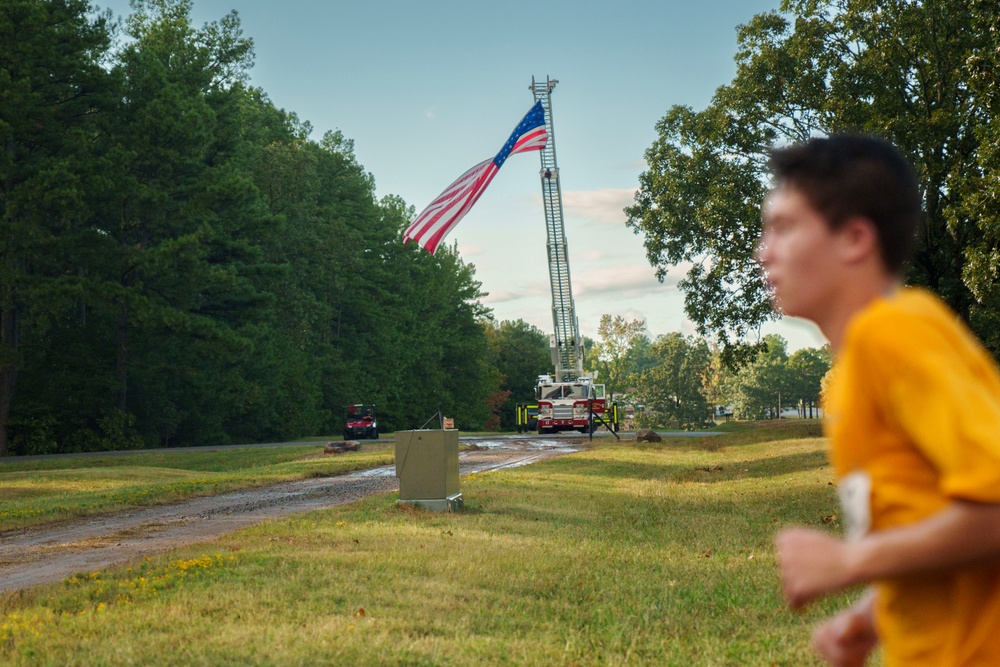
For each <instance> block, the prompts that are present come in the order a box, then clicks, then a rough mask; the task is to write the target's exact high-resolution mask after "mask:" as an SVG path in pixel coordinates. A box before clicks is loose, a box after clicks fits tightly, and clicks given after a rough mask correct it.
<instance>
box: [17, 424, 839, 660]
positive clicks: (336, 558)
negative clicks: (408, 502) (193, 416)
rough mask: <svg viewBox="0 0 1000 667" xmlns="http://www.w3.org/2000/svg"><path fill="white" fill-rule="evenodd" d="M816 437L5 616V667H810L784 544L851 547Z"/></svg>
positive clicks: (516, 474) (613, 454)
mask: <svg viewBox="0 0 1000 667" xmlns="http://www.w3.org/2000/svg"><path fill="white" fill-rule="evenodd" d="M816 435H817V433H816V427H815V424H804V423H801V422H799V423H794V422H790V423H788V424H780V425H770V426H767V427H765V428H763V429H740V430H736V431H735V432H733V433H730V434H727V435H721V436H715V437H714V438H702V439H691V440H687V439H684V440H681V439H677V440H670V441H668V442H664V443H660V444H656V445H637V444H635V443H634V442H633V443H625V444H622V445H615V444H613V441H611V442H609V441H608V440H604V441H603V442H602V444H601V445H600V446H598V447H596V448H594V449H592V450H588V451H585V452H582V453H579V454H575V455H571V456H566V457H562V458H559V459H554V460H551V461H548V462H545V463H541V464H536V465H532V466H528V467H523V468H516V469H511V470H506V471H499V472H492V473H486V474H482V475H477V476H472V477H468V478H465V479H463V482H462V491H463V493H464V494H465V497H466V503H467V508H466V510H465V511H463V512H458V513H454V514H433V513H428V512H424V511H415V510H412V509H407V508H398V507H396V506H395V505H394V504H393V502H392V501H393V496H376V497H372V498H369V499H367V500H364V501H361V502H358V503H355V504H352V505H349V506H344V507H339V508H335V509H330V510H324V511H318V512H312V513H309V514H304V515H300V516H296V517H291V518H287V519H283V520H278V521H273V522H269V523H266V524H261V525H258V526H256V527H253V528H249V529H245V530H241V531H239V532H236V533H232V534H230V535H228V536H226V537H224V538H223V539H221V540H220V541H218V542H216V543H213V544H211V545H204V546H199V547H190V548H183V549H179V550H176V551H174V552H172V553H169V554H163V555H162V556H159V557H156V558H153V559H147V560H146V561H144V562H142V563H133V564H132V565H131V567H122V568H115V569H111V570H108V571H102V572H96V573H84V574H81V575H79V576H77V577H74V578H72V579H69V580H66V581H64V582H63V583H61V584H59V585H54V586H47V587H39V588H36V589H32V590H28V591H23V592H21V593H17V594H10V595H7V596H4V597H2V598H0V662H3V663H5V664H6V663H10V664H15V665H17V664H25V665H31V664H61V665H62V664H65V665H73V664H81V665H82V664H88V665H97V664H144V665H146V664H149V665H199V664H200V665H225V664H233V665H236V664H239V665H243V664H269V665H313V664H365V665H380V664H385V665H398V664H407V665H501V664H525V665H620V664H650V665H684V666H685V667H688V666H699V665H811V664H818V663H817V662H816V661H815V659H814V658H813V657H812V656H811V655H810V652H809V649H808V641H809V639H808V638H809V634H810V626H811V625H812V623H813V622H814V621H815V620H816V618H818V617H819V616H820V615H822V614H825V613H829V612H830V611H832V609H833V608H835V607H836V606H840V605H842V604H845V603H846V601H847V598H846V596H838V598H837V599H834V600H830V601H827V602H825V603H823V604H821V605H819V608H816V609H813V610H810V611H809V612H807V613H806V614H795V613H792V612H790V611H788V610H787V609H786V608H785V606H784V605H783V603H782V601H781V598H780V594H779V591H778V582H777V576H776V574H775V566H774V557H773V549H772V546H771V540H772V537H773V534H774V532H775V530H776V528H777V527H779V526H782V525H785V524H789V523H805V524H812V525H815V526H823V525H824V524H827V525H828V527H831V528H833V529H835V530H836V529H837V526H836V525H835V524H836V518H835V516H834V514H835V512H836V511H837V510H836V509H835V503H836V501H835V494H834V489H833V487H832V486H831V485H830V481H831V475H830V471H829V469H828V467H827V466H826V464H825V460H824V456H823V451H822V448H823V441H822V440H821V439H819V438H817V437H815V436H816Z"/></svg>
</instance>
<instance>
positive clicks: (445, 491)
mask: <svg viewBox="0 0 1000 667" xmlns="http://www.w3.org/2000/svg"><path fill="white" fill-rule="evenodd" d="M395 444H396V477H398V478H399V500H400V501H401V502H412V501H439V503H444V505H445V507H444V509H448V505H450V504H452V503H449V499H452V501H453V497H455V496H460V494H459V491H458V431H456V430H430V429H428V430H419V431H396V433H395ZM459 502H460V501H459ZM418 504H420V505H426V506H428V507H431V508H432V509H433V508H435V507H434V505H436V504H438V503H433V502H419V503H418Z"/></svg>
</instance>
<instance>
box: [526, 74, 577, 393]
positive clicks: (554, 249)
mask: <svg viewBox="0 0 1000 667" xmlns="http://www.w3.org/2000/svg"><path fill="white" fill-rule="evenodd" d="M557 83H559V82H558V81H557V80H555V79H549V78H548V77H546V78H545V82H544V83H543V82H541V81H535V78H534V77H532V78H531V92H532V93H533V94H534V96H535V101H536V102H541V103H542V108H543V109H544V110H545V130H546V131H547V132H548V135H549V138H548V141H547V142H546V143H545V148H543V149H542V150H541V151H540V153H541V160H542V169H541V171H540V172H539V174H540V176H541V180H542V201H543V203H544V205H545V230H546V234H547V236H548V243H547V248H548V258H549V282H550V283H551V285H552V324H553V329H554V330H555V335H554V336H553V337H552V338H551V341H550V344H549V347H550V351H551V353H552V364H553V366H555V371H556V382H565V381H568V380H574V379H576V378H579V377H583V374H584V373H583V355H584V349H583V339H582V338H581V337H580V323H579V322H578V321H577V318H576V308H575V306H574V304H573V286H572V284H571V282H570V278H569V252H568V249H567V245H566V227H565V225H564V224H563V207H562V190H561V188H560V186H559V165H558V164H556V136H555V130H554V129H553V126H552V90H553V89H554V88H555V87H556V84H557Z"/></svg>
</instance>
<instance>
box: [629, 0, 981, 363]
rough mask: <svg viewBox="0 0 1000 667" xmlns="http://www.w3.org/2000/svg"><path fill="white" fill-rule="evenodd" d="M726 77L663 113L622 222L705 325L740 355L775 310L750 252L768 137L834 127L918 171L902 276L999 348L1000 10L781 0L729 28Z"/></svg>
mask: <svg viewBox="0 0 1000 667" xmlns="http://www.w3.org/2000/svg"><path fill="white" fill-rule="evenodd" d="M737 39H738V47H737V48H738V50H737V55H736V63H737V74H736V77H735V78H734V79H733V80H732V81H731V82H730V83H728V84H725V85H722V86H720V87H719V88H718V90H717V91H716V93H715V95H714V97H713V99H712V102H711V104H710V105H709V106H708V107H707V108H705V109H703V110H701V111H695V110H693V109H691V108H689V107H684V106H675V107H673V108H671V109H670V110H669V111H668V112H667V113H666V115H665V116H664V117H663V119H662V120H660V121H659V123H658V124H657V126H656V129H657V132H658V134H659V137H658V139H657V140H656V141H655V143H654V144H653V145H652V147H650V148H649V150H648V151H647V152H646V160H647V163H648V165H649V168H648V169H647V171H645V172H644V173H643V174H642V175H641V176H640V187H639V191H638V193H637V195H636V199H635V203H634V204H633V205H632V206H630V207H629V208H627V209H626V213H627V215H628V223H627V224H628V225H629V226H630V227H631V228H632V229H633V230H635V231H636V232H641V233H642V234H643V235H644V236H645V241H644V243H645V247H646V253H647V257H648V259H649V261H650V263H651V264H652V265H653V266H654V267H656V269H657V272H658V274H659V275H660V277H661V278H662V277H663V276H664V275H665V274H666V272H667V270H668V269H669V268H670V267H672V266H675V265H685V266H688V267H689V268H688V272H687V275H686V277H685V278H684V279H683V280H682V281H681V282H680V284H679V287H680V289H681V290H682V291H683V292H684V295H685V310H686V312H687V314H688V317H690V318H691V319H692V321H694V322H695V323H696V325H697V326H698V331H699V333H700V334H702V335H706V336H710V337H712V338H713V339H714V340H715V341H717V342H718V344H719V345H720V346H721V347H722V349H723V353H724V354H725V355H728V357H729V358H730V359H732V360H736V361H744V362H745V361H748V360H750V359H752V358H753V355H754V354H755V353H756V351H757V350H756V349H750V350H744V352H743V354H742V355H740V354H739V351H740V349H739V348H740V346H741V345H743V344H745V341H746V339H747V336H748V335H749V334H751V333H752V332H754V331H755V330H757V329H758V328H759V326H760V325H761V324H762V323H764V322H765V321H767V320H768V319H770V318H772V317H774V316H773V314H772V312H771V309H770V307H769V303H768V293H767V289H766V288H765V286H764V283H763V281H762V279H761V274H760V271H759V268H758V267H757V265H756V264H755V262H754V260H753V253H754V249H755V245H756V243H757V239H758V237H759V234H760V207H761V203H762V201H763V197H764V194H765V193H766V190H767V187H768V186H767V183H768V174H767V160H768V155H769V151H770V149H771V148H772V147H773V146H780V145H783V144H787V143H789V142H800V141H804V140H806V139H808V138H810V137H813V136H822V135H825V134H829V133H835V132H846V131H853V132H864V133H868V134H873V135H878V136H882V137H884V138H886V139H889V140H891V141H892V142H894V143H895V144H896V145H897V146H899V147H900V149H901V150H902V151H903V152H904V153H905V154H906V155H907V156H908V157H909V158H910V160H911V161H912V162H913V164H914V165H915V167H916V169H917V172H918V175H919V178H920V182H921V189H922V197H923V211H924V218H923V226H922V228H921V230H920V234H919V243H918V249H917V252H916V256H915V259H914V262H913V264H912V267H911V269H910V272H909V275H908V279H909V281H910V282H912V283H914V284H919V285H925V286H927V287H929V288H930V289H932V290H933V291H935V292H937V293H938V294H939V295H941V296H942V297H943V298H944V299H945V300H946V301H947V302H948V303H949V304H950V305H951V306H952V307H953V308H954V309H955V310H956V311H957V312H958V313H959V314H960V315H961V316H962V317H964V318H966V319H967V320H969V321H970V323H971V324H972V326H973V328H974V329H975V330H976V332H977V333H978V334H979V335H980V336H981V337H983V338H984V340H985V341H986V343H987V345H988V346H989V347H990V348H991V349H992V350H993V352H994V354H996V353H997V352H1000V334H998V333H997V332H998V331H1000V326H998V325H1000V315H998V313H1000V296H998V290H997V289H996V285H997V282H998V280H1000V213H998V211H1000V206H998V205H997V204H998V203H1000V201H998V200H1000V150H998V149H997V146H998V145H1000V141H998V140H1000V118H998V111H1000V95H998V94H997V92H996V87H995V81H996V72H997V71H1000V6H998V5H997V4H996V3H995V2H991V1H989V0H967V1H965V2H942V1H937V0H934V1H931V0H925V1H918V2H912V1H904V0H893V1H891V2H886V1H883V0H879V1H876V0H784V1H783V2H782V4H781V7H780V11H775V12H769V13H765V14H759V15H757V16H754V17H753V18H752V19H751V20H750V21H749V22H748V23H747V24H746V25H743V26H740V27H739V29H738V38H737Z"/></svg>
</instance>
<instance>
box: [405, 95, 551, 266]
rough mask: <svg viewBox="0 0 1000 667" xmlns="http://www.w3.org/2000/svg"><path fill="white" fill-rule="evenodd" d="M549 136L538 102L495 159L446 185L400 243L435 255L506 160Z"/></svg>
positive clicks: (538, 145)
mask: <svg viewBox="0 0 1000 667" xmlns="http://www.w3.org/2000/svg"><path fill="white" fill-rule="evenodd" d="M548 136H549V135H548V132H546V130H545V110H544V109H542V103H541V102H535V106H533V107H531V110H530V111H528V113H527V114H526V115H525V116H524V118H522V119H521V122H520V123H518V124H517V127H516V128H515V129H514V132H513V133H512V134H511V135H510V138H509V139H507V143H505V144H504V145H503V148H501V149H500V152H499V153H497V154H496V157H493V158H492V159H489V160H484V161H483V162H480V163H479V164H477V165H476V166H475V167H473V168H472V169H470V170H469V171H467V172H465V173H464V174H462V175H461V176H460V177H459V178H458V180H457V181H455V182H454V183H452V184H451V185H449V186H448V188H447V189H446V190H445V191H444V192H442V193H441V194H440V195H439V196H438V198H437V199H435V200H434V201H432V202H431V204H430V206H428V207H427V208H426V209H424V212H423V213H421V214H420V215H418V216H417V217H416V219H414V221H413V222H412V223H410V226H409V227H407V228H406V231H405V232H403V243H409V242H410V241H416V242H417V244H419V245H420V247H422V248H423V249H424V250H426V251H427V252H429V253H431V254H434V252H435V251H436V250H437V247H438V245H440V244H441V241H443V240H444V237H445V236H447V235H448V232H450V231H451V230H452V228H453V227H454V226H455V225H457V224H458V221H459V220H461V219H462V218H463V217H464V216H465V214H466V213H468V212H469V210H470V209H471V208H472V205H473V204H475V203H476V201H477V200H478V199H479V197H480V196H481V195H482V194H483V191H484V190H486V186H487V185H489V184H490V181H492V180H493V177H494V176H496V173H497V171H499V170H500V167H502V166H503V163H504V162H505V161H506V160H507V158H508V157H510V156H511V155H514V154H515V153H525V152H527V151H540V150H542V148H544V147H545V142H546V141H547V140H548Z"/></svg>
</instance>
